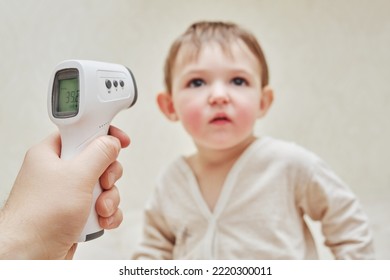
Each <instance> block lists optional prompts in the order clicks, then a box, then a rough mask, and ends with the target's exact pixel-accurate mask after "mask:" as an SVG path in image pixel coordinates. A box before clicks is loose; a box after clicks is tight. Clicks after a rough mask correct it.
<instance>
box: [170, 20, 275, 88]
mask: <svg viewBox="0 0 390 280" xmlns="http://www.w3.org/2000/svg"><path fill="white" fill-rule="evenodd" d="M239 41H242V42H243V43H244V44H245V45H246V46H247V47H248V48H249V50H250V51H251V52H252V53H253V55H254V56H255V57H256V58H257V59H258V62H259V65H260V72H261V83H262V87H265V86H266V85H268V82H269V74H268V66H267V62H266V59H265V56H264V53H263V51H262V49H261V47H260V44H259V42H258V41H257V39H256V37H255V36H254V35H253V34H252V33H250V32H248V31H247V30H245V29H243V28H241V27H239V26H238V25H236V24H234V23H229V22H220V21H200V22H196V23H194V24H192V25H191V26H190V27H189V28H188V29H187V30H186V31H185V32H184V33H183V34H182V35H181V36H179V37H178V38H177V39H176V40H175V41H174V42H173V44H172V46H171V48H170V50H169V52H168V56H167V58H166V60H165V67H164V75H165V78H164V79H165V86H166V90H167V91H168V92H172V71H173V67H174V65H175V62H176V59H177V56H178V53H179V51H180V50H181V49H182V48H184V47H185V48H186V51H188V55H189V57H188V58H189V59H192V58H196V57H197V56H198V54H199V52H200V50H201V48H202V46H203V45H204V43H211V42H214V43H217V44H218V45H219V46H220V47H221V48H222V49H223V50H224V51H225V52H230V51H231V50H230V45H231V43H233V42H239Z"/></svg>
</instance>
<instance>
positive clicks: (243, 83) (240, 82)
mask: <svg viewBox="0 0 390 280" xmlns="http://www.w3.org/2000/svg"><path fill="white" fill-rule="evenodd" d="M232 83H233V84H234V85H236V86H246V85H248V82H247V81H246V80H245V79H243V78H234V79H233V80H232Z"/></svg>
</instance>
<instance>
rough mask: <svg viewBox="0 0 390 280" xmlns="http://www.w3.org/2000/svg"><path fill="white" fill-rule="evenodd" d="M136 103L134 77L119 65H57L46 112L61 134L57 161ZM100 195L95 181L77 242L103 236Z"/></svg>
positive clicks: (74, 152)
mask: <svg viewBox="0 0 390 280" xmlns="http://www.w3.org/2000/svg"><path fill="white" fill-rule="evenodd" d="M136 101H137V87H136V83H135V79H134V76H133V74H132V73H131V71H130V70H129V69H128V68H127V67H125V66H123V65H119V64H112V63H106V62H98V61H88V60H66V61H63V62H61V63H59V64H58V65H57V66H56V67H55V69H54V71H53V74H52V76H51V78H50V83H49V94H48V111H49V116H50V119H51V120H52V121H53V122H54V124H56V125H57V127H58V129H59V131H60V134H61V143H62V144H61V158H62V159H64V160H68V159H71V158H73V157H74V156H76V155H77V154H79V153H80V152H81V151H82V150H83V149H84V148H85V147H86V146H87V145H88V144H89V143H90V142H91V141H92V140H94V139H95V138H97V137H99V136H101V135H106V134H107V133H108V129H109V127H110V123H111V121H112V119H113V118H114V117H115V115H116V114H117V113H118V112H119V111H121V110H123V109H127V108H130V107H131V106H133V105H134V104H135V102H136ZM101 192H102V189H101V187H100V183H99V182H96V185H95V187H94V191H93V202H92V205H91V211H90V214H89V217H88V220H87V223H86V225H85V227H84V229H83V231H82V233H81V235H80V237H79V240H78V242H84V241H89V240H92V239H95V238H98V237H100V236H102V235H103V233H104V230H103V229H102V228H101V227H100V225H99V222H98V215H97V213H96V210H95V202H96V199H97V198H98V196H99V195H100V193H101ZM64 199H66V198H64Z"/></svg>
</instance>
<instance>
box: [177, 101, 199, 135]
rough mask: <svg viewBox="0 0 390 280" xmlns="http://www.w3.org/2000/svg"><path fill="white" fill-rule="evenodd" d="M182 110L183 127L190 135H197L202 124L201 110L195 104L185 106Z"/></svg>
mask: <svg viewBox="0 0 390 280" xmlns="http://www.w3.org/2000/svg"><path fill="white" fill-rule="evenodd" d="M183 109H184V110H183V111H182V114H181V117H182V118H181V121H182V123H183V125H184V127H185V128H186V129H187V131H188V132H189V133H190V134H191V135H194V134H196V133H198V132H199V131H200V129H201V124H202V110H201V109H200V108H199V106H197V105H196V104H195V102H192V103H189V104H187V106H185V108H183Z"/></svg>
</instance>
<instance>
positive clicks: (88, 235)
mask: <svg viewBox="0 0 390 280" xmlns="http://www.w3.org/2000/svg"><path fill="white" fill-rule="evenodd" d="M108 127H109V126H108V125H107V128H102V129H99V130H98V131H97V132H95V133H92V136H90V137H87V140H84V141H82V142H81V144H77V142H78V141H77V140H76V139H74V138H72V136H73V137H74V135H75V133H68V131H66V130H63V131H61V139H62V151H61V158H63V159H70V158H73V157H74V156H76V155H77V154H78V153H80V152H81V151H82V150H83V149H84V148H85V147H86V146H88V145H89V144H90V143H91V142H92V141H93V140H94V139H96V138H97V137H99V136H102V135H107V133H108ZM101 193H102V188H101V186H100V182H99V180H98V181H97V182H96V184H95V186H94V188H93V193H92V203H91V209H90V212H89V216H88V219H87V222H86V224H85V226H84V228H83V230H82V232H81V234H80V236H79V238H78V240H77V242H85V241H89V240H93V239H95V238H98V237H100V236H102V235H103V234H104V229H103V228H102V227H101V226H100V225H99V216H98V214H97V213H96V209H95V205H96V200H97V198H98V197H99V195H100V194H101Z"/></svg>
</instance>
